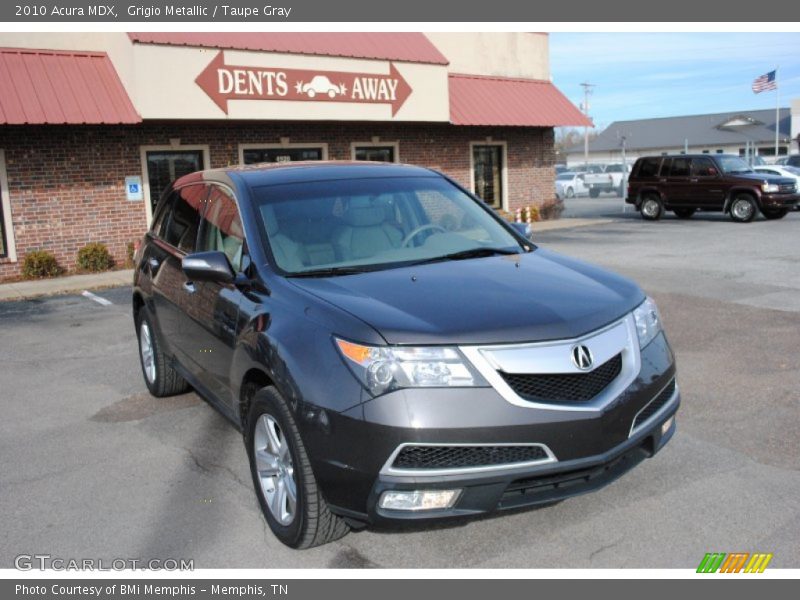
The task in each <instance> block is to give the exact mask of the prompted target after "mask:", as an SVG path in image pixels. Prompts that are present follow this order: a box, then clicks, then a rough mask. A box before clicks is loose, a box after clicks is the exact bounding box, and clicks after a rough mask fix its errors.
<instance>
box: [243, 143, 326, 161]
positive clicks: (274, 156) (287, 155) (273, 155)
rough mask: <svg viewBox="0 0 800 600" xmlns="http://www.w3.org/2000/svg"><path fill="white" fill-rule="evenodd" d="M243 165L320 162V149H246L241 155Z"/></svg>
mask: <svg viewBox="0 0 800 600" xmlns="http://www.w3.org/2000/svg"><path fill="white" fill-rule="evenodd" d="M242 154H243V158H244V164H246V165H252V164H254V163H265V162H266V163H274V162H294V161H297V160H322V148H320V147H314V146H310V147H308V148H297V147H291V148H247V149H246V150H245V151H244V152H243V153H242Z"/></svg>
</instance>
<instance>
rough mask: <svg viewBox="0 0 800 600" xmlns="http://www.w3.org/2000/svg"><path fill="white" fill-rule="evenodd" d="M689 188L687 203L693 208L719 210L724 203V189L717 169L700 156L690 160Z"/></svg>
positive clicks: (713, 164) (710, 161)
mask: <svg viewBox="0 0 800 600" xmlns="http://www.w3.org/2000/svg"><path fill="white" fill-rule="evenodd" d="M689 188H690V193H689V198H688V199H687V201H689V202H691V203H692V204H694V205H695V206H700V207H703V208H716V209H721V208H722V205H723V204H724V203H725V189H724V187H723V186H722V181H721V179H720V173H719V169H717V165H716V164H715V163H714V161H713V160H711V159H710V158H705V157H702V156H700V157H695V158H692V159H691V174H690V176H689Z"/></svg>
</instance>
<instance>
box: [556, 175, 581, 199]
mask: <svg viewBox="0 0 800 600" xmlns="http://www.w3.org/2000/svg"><path fill="white" fill-rule="evenodd" d="M587 193H588V190H587V188H586V185H585V184H584V174H583V173H574V172H572V171H567V172H566V173H561V174H560V175H557V176H556V197H557V198H574V197H575V196H582V195H585V194H587Z"/></svg>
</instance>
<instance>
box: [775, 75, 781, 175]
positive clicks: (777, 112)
mask: <svg viewBox="0 0 800 600" xmlns="http://www.w3.org/2000/svg"><path fill="white" fill-rule="evenodd" d="M780 120H781V88H780V87H779V86H778V67H775V160H776V161H777V160H778V143H779V139H778V123H780Z"/></svg>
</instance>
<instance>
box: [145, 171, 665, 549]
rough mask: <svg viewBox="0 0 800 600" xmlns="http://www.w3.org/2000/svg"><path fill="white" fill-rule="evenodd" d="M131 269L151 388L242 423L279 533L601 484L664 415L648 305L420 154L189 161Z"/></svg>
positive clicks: (654, 446)
mask: <svg viewBox="0 0 800 600" xmlns="http://www.w3.org/2000/svg"><path fill="white" fill-rule="evenodd" d="M135 264H136V268H135V275H134V278H135V280H134V288H133V314H134V319H135V324H136V332H137V336H138V342H139V354H140V358H141V367H142V372H143V375H144V381H145V383H146V385H147V387H148V389H149V390H150V392H151V393H152V394H153V395H154V396H168V395H171V394H177V393H181V392H185V391H187V390H188V389H189V388H190V386H191V388H194V390H195V391H196V392H197V393H198V394H199V395H200V396H202V397H203V398H204V399H206V400H207V401H208V402H209V403H210V404H211V405H213V406H214V407H215V408H216V409H218V410H219V411H220V412H221V413H222V414H223V415H224V416H225V417H227V418H228V419H230V421H231V422H232V423H233V424H234V425H235V426H236V427H238V428H239V429H241V431H242V432H243V434H244V441H245V447H246V452H247V456H248V458H249V461H250V470H251V474H252V479H253V484H254V489H255V493H256V496H257V498H258V502H259V504H260V507H261V510H262V511H263V514H264V518H265V519H266V521H267V523H268V524H269V527H270V528H271V529H272V531H273V532H274V533H275V535H276V536H277V537H278V538H279V539H280V540H281V541H282V542H283V543H285V544H287V545H289V546H292V547H295V548H307V547H311V546H314V545H318V544H322V543H325V542H328V541H331V540H335V539H337V538H339V537H341V536H343V535H344V534H345V533H346V532H347V531H348V529H349V528H350V527H362V526H365V525H369V524H372V525H376V524H386V523H398V522H408V521H420V520H435V519H451V518H455V517H465V516H471V515H480V514H484V513H489V512H493V511H504V510H508V509H514V508H518V507H525V506H532V505H543V504H550V503H553V502H556V501H559V500H562V499H564V498H567V497H570V496H575V495H577V494H583V493H586V492H590V491H594V490H597V489H598V488H600V487H602V486H604V485H606V484H607V483H609V482H611V481H613V480H614V479H616V478H617V477H619V476H620V475H622V474H623V473H625V472H626V471H628V470H629V469H631V468H632V467H634V466H635V465H637V464H638V463H639V462H641V461H642V460H643V459H645V458H648V457H651V456H653V455H654V454H655V453H656V452H658V451H659V450H660V449H661V448H662V447H663V446H664V444H665V443H666V442H667V441H668V440H669V439H670V437H671V436H672V435H673V433H674V431H675V420H674V415H675V412H676V411H677V409H678V405H679V402H680V396H679V392H678V386H677V384H676V381H675V361H674V357H673V353H672V350H671V349H670V346H669V344H668V342H667V338H666V337H665V334H664V332H663V330H662V327H661V319H660V316H659V313H658V310H657V308H656V305H655V303H654V302H653V300H652V299H650V298H648V297H646V296H645V294H644V293H643V292H642V290H641V289H640V288H639V287H637V285H636V284H634V283H633V282H631V281H629V280H628V279H625V278H623V277H620V276H618V275H615V274H613V273H609V272H607V271H604V270H602V269H600V268H597V267H595V266H592V265H590V264H587V263H585V262H581V261H578V260H574V259H571V258H568V257H566V256H562V255H560V254H556V253H554V252H551V251H549V250H547V249H545V248H542V247H539V246H537V245H535V244H534V243H532V242H531V240H530V239H529V238H528V237H527V236H525V235H523V234H522V233H521V232H520V231H518V230H517V229H516V228H515V227H514V226H511V225H509V224H508V223H507V222H506V221H504V220H503V219H501V218H499V217H498V216H497V215H496V213H495V212H494V211H493V210H492V209H491V208H490V207H488V206H487V205H486V204H485V203H483V202H482V201H481V200H479V199H478V198H476V197H474V196H473V195H471V194H470V193H469V192H467V191H466V190H464V189H463V188H462V187H461V186H459V185H458V184H457V183H456V182H454V181H452V180H451V179H449V178H447V177H445V176H443V175H441V174H439V173H436V172H434V171H431V170H428V169H425V168H421V167H414V166H405V165H394V164H379V163H336V162H315V163H285V164H280V165H270V166H258V167H238V168H225V169H217V170H210V171H204V172H198V173H193V174H190V175H187V176H185V177H182V178H180V179H178V180H177V181H175V182H174V184H173V185H172V186H171V187H170V188H169V189H168V190H167V191H166V193H165V194H164V195H163V197H162V198H161V200H160V201H159V203H158V205H157V208H156V210H155V213H154V220H153V224H152V227H151V229H150V231H149V232H148V233H147V234H146V235H145V238H144V241H143V243H142V244H141V246H140V247H139V249H138V251H137V253H136V257H135Z"/></svg>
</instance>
